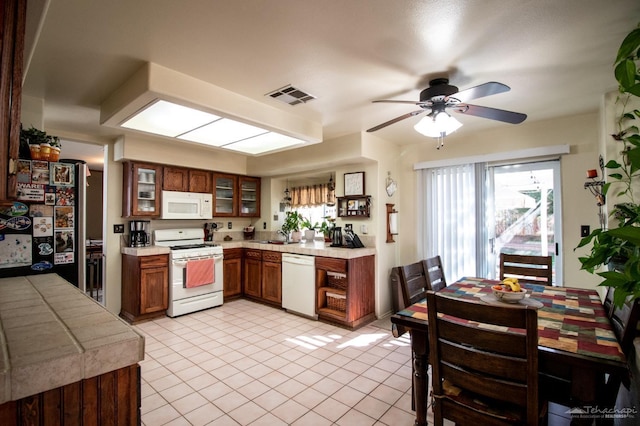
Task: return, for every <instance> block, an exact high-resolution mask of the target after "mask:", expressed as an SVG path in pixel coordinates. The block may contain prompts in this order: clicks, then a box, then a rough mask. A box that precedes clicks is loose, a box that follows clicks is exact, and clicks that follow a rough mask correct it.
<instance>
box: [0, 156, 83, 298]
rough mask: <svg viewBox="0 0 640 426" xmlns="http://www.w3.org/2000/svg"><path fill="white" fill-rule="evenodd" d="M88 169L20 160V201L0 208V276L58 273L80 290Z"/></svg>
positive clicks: (68, 162) (78, 163) (79, 164)
mask: <svg viewBox="0 0 640 426" xmlns="http://www.w3.org/2000/svg"><path fill="white" fill-rule="evenodd" d="M86 174H87V166H86V164H85V163H84V162H83V161H79V160H60V161H59V162H49V161H38V160H18V176H17V177H18V179H17V181H18V183H17V185H18V198H17V200H16V201H15V202H13V205H11V206H2V207H0V277H15V276H22V275H34V274H43V273H51V272H54V273H57V274H58V275H60V276H62V277H63V278H65V279H66V280H67V281H69V282H71V283H72V284H74V285H75V286H78V287H80V288H81V289H83V290H84V287H85V285H84V280H85V268H86V259H85V257H86V249H85V235H84V233H85V208H84V206H85V193H86V186H87V177H86Z"/></svg>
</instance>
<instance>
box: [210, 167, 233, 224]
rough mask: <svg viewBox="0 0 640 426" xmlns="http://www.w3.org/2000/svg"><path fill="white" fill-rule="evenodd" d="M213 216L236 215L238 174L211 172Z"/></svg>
mask: <svg viewBox="0 0 640 426" xmlns="http://www.w3.org/2000/svg"><path fill="white" fill-rule="evenodd" d="M213 190H214V192H213V216H214V217H235V216H238V201H237V196H236V194H237V192H238V176H236V175H229V174H224V173H213Z"/></svg>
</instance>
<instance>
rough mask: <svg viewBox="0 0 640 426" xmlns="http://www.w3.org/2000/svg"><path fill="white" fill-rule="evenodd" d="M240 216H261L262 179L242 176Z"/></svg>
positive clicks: (239, 182) (239, 183)
mask: <svg viewBox="0 0 640 426" xmlns="http://www.w3.org/2000/svg"><path fill="white" fill-rule="evenodd" d="M238 186H239V188H240V212H239V213H240V216H248V217H256V216H260V179H259V178H253V177H246V176H240V177H239V178H238Z"/></svg>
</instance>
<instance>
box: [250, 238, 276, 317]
mask: <svg viewBox="0 0 640 426" xmlns="http://www.w3.org/2000/svg"><path fill="white" fill-rule="evenodd" d="M243 272H244V275H243V284H244V295H245V296H247V297H249V298H252V299H255V300H258V301H260V302H265V303H269V304H271V305H277V306H281V305H282V254H281V253H279V252H274V251H269V250H255V249H245V251H244V268H243Z"/></svg>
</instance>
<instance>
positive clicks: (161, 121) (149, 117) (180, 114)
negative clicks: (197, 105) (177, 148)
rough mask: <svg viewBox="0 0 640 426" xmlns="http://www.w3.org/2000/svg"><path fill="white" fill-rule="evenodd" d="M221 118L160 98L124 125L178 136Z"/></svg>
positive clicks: (123, 125) (164, 134)
mask: <svg viewBox="0 0 640 426" xmlns="http://www.w3.org/2000/svg"><path fill="white" fill-rule="evenodd" d="M219 118H220V117H218V116H217V115H213V114H209V113H208V112H204V111H199V110H197V109H193V108H189V107H185V106H182V105H178V104H174V103H171V102H167V101H163V100H160V101H158V102H155V103H154V104H152V105H151V106H149V107H148V108H145V109H144V110H142V111H140V112H139V113H138V114H136V115H134V116H133V117H131V118H130V119H128V120H127V121H125V122H124V123H123V124H122V127H126V128H128V129H134V130H140V131H142V132H147V133H155V134H157V135H163V136H169V137H176V136H178V135H180V134H182V133H185V132H188V131H189V130H191V129H194V128H196V127H200V126H203V125H205V124H207V123H211V122H212V121H214V120H217V119H219Z"/></svg>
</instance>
